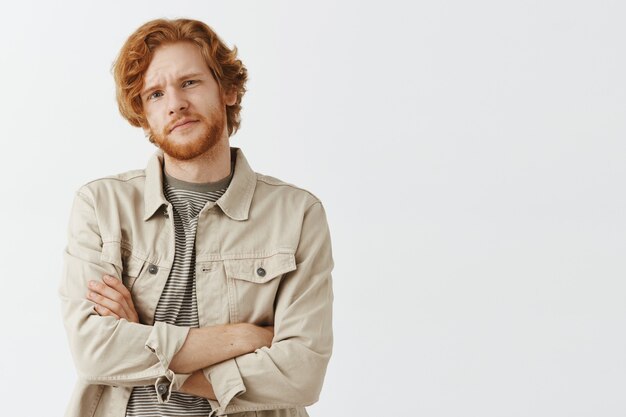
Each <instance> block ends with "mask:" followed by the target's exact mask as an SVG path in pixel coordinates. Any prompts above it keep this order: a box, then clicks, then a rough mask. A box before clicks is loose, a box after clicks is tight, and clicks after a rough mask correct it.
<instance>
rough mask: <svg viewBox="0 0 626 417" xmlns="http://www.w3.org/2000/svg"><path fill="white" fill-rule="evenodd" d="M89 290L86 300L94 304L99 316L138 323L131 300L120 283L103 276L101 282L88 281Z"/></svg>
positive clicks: (126, 290) (117, 280) (128, 293)
mask: <svg viewBox="0 0 626 417" xmlns="http://www.w3.org/2000/svg"><path fill="white" fill-rule="evenodd" d="M89 289H90V290H91V291H90V292H89V293H87V299H88V300H89V301H92V302H93V303H95V306H94V309H95V310H96V312H97V313H98V314H99V315H101V316H111V317H114V318H116V319H118V320H119V319H125V320H127V321H130V322H133V323H139V316H138V315H137V311H136V310H135V305H134V304H133V299H132V298H131V296H130V292H129V291H128V289H127V288H126V287H125V286H124V284H123V283H122V281H120V280H119V279H117V278H113V277H110V276H108V275H105V276H104V277H103V279H102V282H98V281H89Z"/></svg>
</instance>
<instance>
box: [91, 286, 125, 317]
mask: <svg viewBox="0 0 626 417" xmlns="http://www.w3.org/2000/svg"><path fill="white" fill-rule="evenodd" d="M89 288H91V290H92V291H93V292H95V293H97V294H99V295H100V296H102V297H104V298H106V299H108V300H109V302H100V301H99V300H98V299H96V300H95V301H98V304H100V305H103V306H105V307H107V308H108V309H112V310H113V311H114V312H115V313H117V314H118V315H120V316H123V317H125V318H126V319H130V317H132V311H131V309H130V307H129V306H128V303H127V302H126V299H125V298H124V296H123V295H122V294H120V293H119V292H118V291H117V290H116V289H115V288H111V287H109V286H108V285H107V284H105V283H104V282H98V281H90V282H89ZM112 303H115V304H118V305H119V306H120V307H121V311H120V309H119V308H115V305H114V304H112Z"/></svg>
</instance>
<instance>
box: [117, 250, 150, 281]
mask: <svg viewBox="0 0 626 417" xmlns="http://www.w3.org/2000/svg"><path fill="white" fill-rule="evenodd" d="M123 262H124V268H123V269H122V274H124V275H128V276H129V277H135V278H136V277H138V276H139V274H141V270H142V269H143V265H144V263H145V261H144V260H143V259H141V258H137V257H136V256H133V255H130V256H129V257H128V258H126V259H124V260H123Z"/></svg>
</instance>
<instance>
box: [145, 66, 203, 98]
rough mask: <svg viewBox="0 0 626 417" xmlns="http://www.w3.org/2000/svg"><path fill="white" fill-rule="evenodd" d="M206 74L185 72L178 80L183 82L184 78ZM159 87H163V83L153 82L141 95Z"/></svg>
mask: <svg viewBox="0 0 626 417" xmlns="http://www.w3.org/2000/svg"><path fill="white" fill-rule="evenodd" d="M204 75H205V74H203V73H201V72H193V73H189V74H185V75H181V76H180V77H178V80H177V81H178V82H181V81H182V80H185V79H187V78H196V77H202V76H204ZM157 88H161V84H152V85H150V86H149V87H145V88H144V89H143V90H142V91H141V93H140V94H139V95H140V96H141V97H143V96H144V95H146V94H148V93H149V92H151V91H154V90H156V89H157Z"/></svg>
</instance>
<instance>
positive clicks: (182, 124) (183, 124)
mask: <svg viewBox="0 0 626 417" xmlns="http://www.w3.org/2000/svg"><path fill="white" fill-rule="evenodd" d="M197 122H198V121H197V120H185V121H181V122H180V123H178V124H176V125H174V127H173V128H172V129H171V130H170V133H172V132H173V131H174V130H184V129H187V128H188V127H190V126H192V125H193V124H194V123H197Z"/></svg>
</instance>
